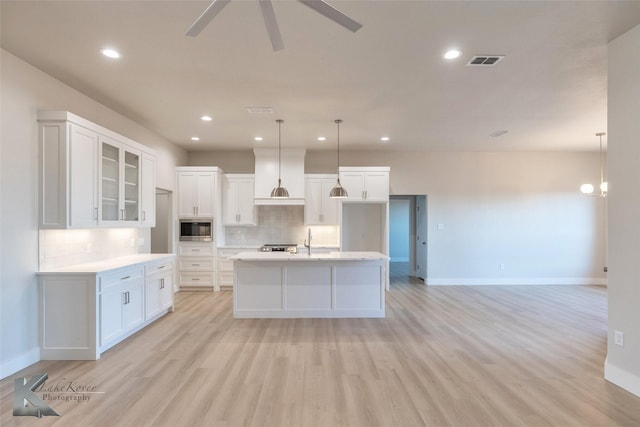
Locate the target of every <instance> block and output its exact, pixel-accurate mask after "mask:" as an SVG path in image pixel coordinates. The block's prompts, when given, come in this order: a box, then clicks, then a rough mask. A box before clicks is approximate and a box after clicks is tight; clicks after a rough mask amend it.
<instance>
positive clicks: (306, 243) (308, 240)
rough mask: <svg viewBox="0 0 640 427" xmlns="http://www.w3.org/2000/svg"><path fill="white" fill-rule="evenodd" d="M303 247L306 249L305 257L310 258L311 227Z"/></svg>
mask: <svg viewBox="0 0 640 427" xmlns="http://www.w3.org/2000/svg"><path fill="white" fill-rule="evenodd" d="M304 247H305V248H307V256H311V227H309V231H308V232H307V240H305V241H304Z"/></svg>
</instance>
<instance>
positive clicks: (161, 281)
mask: <svg viewBox="0 0 640 427" xmlns="http://www.w3.org/2000/svg"><path fill="white" fill-rule="evenodd" d="M160 289H164V278H162V279H160Z"/></svg>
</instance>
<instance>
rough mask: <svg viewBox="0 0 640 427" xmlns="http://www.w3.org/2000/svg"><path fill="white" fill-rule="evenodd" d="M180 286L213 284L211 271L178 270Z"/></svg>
mask: <svg viewBox="0 0 640 427" xmlns="http://www.w3.org/2000/svg"><path fill="white" fill-rule="evenodd" d="M180 286H213V273H197V272H180Z"/></svg>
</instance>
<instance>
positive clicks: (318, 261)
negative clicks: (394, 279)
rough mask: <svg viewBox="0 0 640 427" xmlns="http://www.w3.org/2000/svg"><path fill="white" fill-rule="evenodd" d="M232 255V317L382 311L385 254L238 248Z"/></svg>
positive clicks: (358, 314)
mask: <svg viewBox="0 0 640 427" xmlns="http://www.w3.org/2000/svg"><path fill="white" fill-rule="evenodd" d="M232 259H233V260H234V291H233V315H234V317H237V318H301V317H306V318H314V317H351V318H354V317H384V316H385V310H384V308H385V305H384V304H385V303H384V299H385V298H384V297H385V278H386V264H387V262H386V261H387V257H386V256H385V255H382V254H380V253H378V252H336V253H330V254H317V255H311V256H308V255H306V254H285V253H280V254H275V253H267V254H265V253H259V252H256V253H254V252H243V253H240V254H238V255H235V256H234V257H232Z"/></svg>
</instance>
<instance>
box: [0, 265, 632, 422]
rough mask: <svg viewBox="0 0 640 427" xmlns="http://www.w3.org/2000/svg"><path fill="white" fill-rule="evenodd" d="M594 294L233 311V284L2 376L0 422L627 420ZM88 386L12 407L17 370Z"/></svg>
mask: <svg viewBox="0 0 640 427" xmlns="http://www.w3.org/2000/svg"><path fill="white" fill-rule="evenodd" d="M606 298H607V295H606V288H603V287H586V286H495V287H494V286H477V287H467V286H448V287H427V286H425V285H423V284H422V283H421V282H419V281H417V280H415V279H407V278H406V277H404V278H403V276H394V279H393V282H392V286H391V291H390V292H389V293H388V294H387V298H386V299H387V317H386V318H385V319H271V320H256V319H238V320H235V319H233V317H232V305H231V300H232V294H231V292H219V293H204V292H191V293H189V292H185V293H179V294H177V295H176V311H175V313H172V314H169V315H167V316H165V317H164V318H162V319H161V320H159V321H158V322H156V323H154V324H153V325H151V326H150V327H148V328H147V329H145V330H143V331H141V332H139V333H138V334H136V335H134V336H133V337H131V338H130V339H128V340H126V341H124V342H123V343H121V344H119V345H117V346H115V347H114V348H112V349H111V350H109V351H108V352H106V353H105V354H104V355H103V357H102V358H101V359H100V360H98V361H89V362H86V361H85V362H77V361H55V362H54V361H43V362H39V363H37V364H35V365H33V366H31V367H29V368H27V369H25V370H23V371H21V372H19V373H17V374H16V375H13V376H12V377H10V378H7V379H5V380H3V381H2V382H0V388H1V390H0V398H1V406H0V425H2V426H3V427H4V426H190V427H192V426H225V427H232V426H233V427H235V426H278V427H281V426H305V427H306V426H323V427H326V426H350V427H351V426H367V427H371V426H456V427H457V426H509V427H514V426H563V427H570V426H581V427H582V426H638V425H640V399H639V398H637V397H635V396H633V395H631V394H629V393H627V392H625V391H623V390H622V389H620V388H618V387H616V386H614V385H612V384H610V383H607V382H606V381H605V380H604V379H603V363H604V359H605V356H606V329H607V316H606ZM43 372H46V373H48V375H49V382H48V383H54V382H59V381H62V380H63V379H64V380H67V381H75V382H76V383H79V384H87V385H95V386H96V390H98V391H101V392H104V393H103V394H95V395H91V396H90V400H89V401H88V402H61V401H50V402H49V404H50V405H51V406H52V407H53V408H54V409H55V410H56V411H57V412H58V413H59V414H60V416H59V417H44V418H42V419H37V418H34V417H14V416H13V415H12V399H13V384H14V378H18V377H29V376H31V375H34V374H38V373H43Z"/></svg>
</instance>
